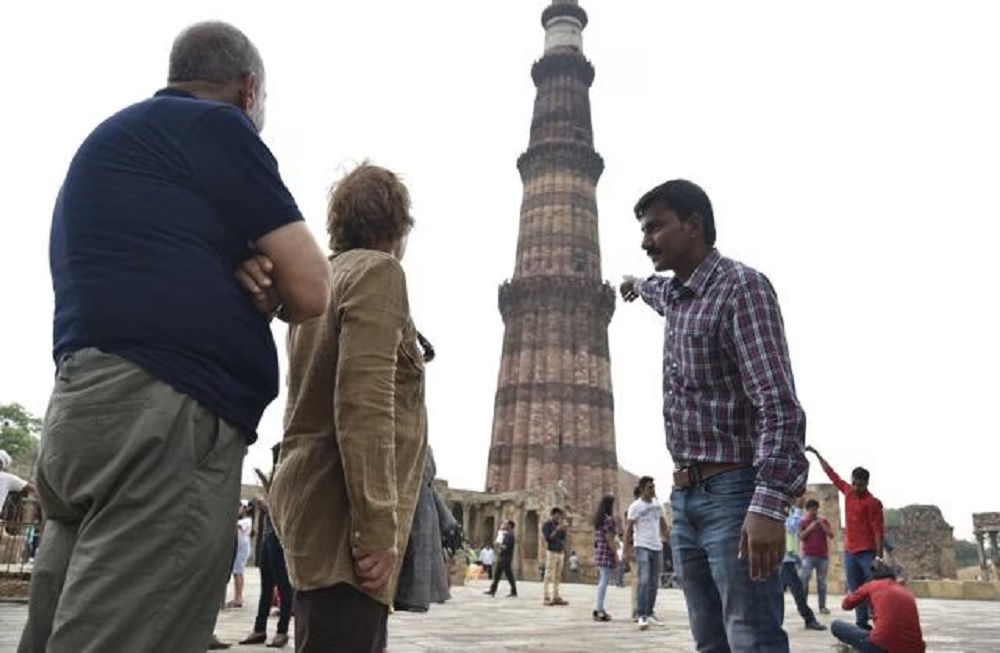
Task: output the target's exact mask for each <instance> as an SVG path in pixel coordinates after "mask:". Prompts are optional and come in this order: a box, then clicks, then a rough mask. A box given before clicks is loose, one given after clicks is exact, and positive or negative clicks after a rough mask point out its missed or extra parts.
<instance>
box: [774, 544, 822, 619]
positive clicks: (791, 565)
mask: <svg viewBox="0 0 1000 653" xmlns="http://www.w3.org/2000/svg"><path fill="white" fill-rule="evenodd" d="M781 584H782V585H783V586H784V588H785V589H786V590H789V591H790V592H791V593H792V598H793V599H795V607H796V608H798V610H799V614H800V615H802V618H803V619H804V620H805V622H806V624H811V623H813V622H815V621H816V613H815V612H813V611H812V608H810V607H809V601H808V600H807V599H806V588H805V587H804V586H803V585H802V578H800V577H799V569H798V566H796V564H795V561H794V560H788V559H787V558H786V559H785V560H784V561H783V562H782V563H781Z"/></svg>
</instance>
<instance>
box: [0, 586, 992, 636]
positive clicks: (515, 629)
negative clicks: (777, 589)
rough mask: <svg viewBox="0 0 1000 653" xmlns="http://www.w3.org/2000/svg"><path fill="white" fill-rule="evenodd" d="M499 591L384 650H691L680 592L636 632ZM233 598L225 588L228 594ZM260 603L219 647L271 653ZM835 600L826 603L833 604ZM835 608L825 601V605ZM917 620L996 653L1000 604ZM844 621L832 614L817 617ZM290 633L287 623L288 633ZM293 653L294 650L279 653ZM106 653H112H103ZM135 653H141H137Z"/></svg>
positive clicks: (419, 626)
mask: <svg viewBox="0 0 1000 653" xmlns="http://www.w3.org/2000/svg"><path fill="white" fill-rule="evenodd" d="M505 585H506V584H504V585H501V588H500V589H501V591H500V592H498V593H497V598H490V597H489V596H485V595H484V594H483V590H485V589H486V586H487V585H486V582H485V581H473V582H471V583H470V584H469V585H466V586H462V587H455V588H453V589H452V597H453V598H452V599H451V600H450V601H448V602H447V603H444V604H441V605H434V606H432V607H431V609H430V612H428V613H425V614H413V613H396V614H394V615H392V616H391V617H390V618H389V650H390V652H391V653H431V652H461V653H465V652H469V653H487V652H489V653H494V652H495V653H500V652H508V651H518V652H521V653H533V652H545V653H580V652H586V651H601V652H602V653H607V652H608V651H663V652H666V653H675V652H676V653H680V652H682V651H683V652H685V653H689V652H690V651H693V650H694V648H693V645H692V642H691V635H690V633H689V631H688V627H687V615H686V612H685V609H684V597H683V595H682V594H681V592H680V591H679V590H663V591H661V592H660V596H659V599H658V600H657V614H658V615H659V616H660V617H661V619H663V620H664V621H665V622H666V626H664V627H650V629H649V630H647V631H645V632H640V631H638V630H637V627H636V625H635V624H633V623H632V622H631V621H629V620H628V616H629V611H630V606H631V597H630V590H629V589H623V588H618V587H609V588H608V599H607V603H606V606H607V609H608V612H610V613H611V614H612V615H614V617H615V619H614V620H613V621H611V622H608V623H595V622H594V621H593V620H592V619H591V616H590V615H591V609H592V604H593V599H594V596H595V591H596V588H595V587H594V586H592V585H575V584H565V585H563V591H562V594H563V597H564V598H565V599H566V600H568V601H569V603H570V605H569V606H566V607H543V606H542V588H541V584H540V583H537V582H529V581H523V582H518V589H519V593H520V596H519V597H518V598H516V599H507V598H503V597H502V594H503V593H505V592H506V587H505ZM228 591H229V592H232V586H230V587H229V588H228ZM258 595H259V580H258V576H257V570H256V569H253V568H250V569H247V587H246V597H247V598H248V599H250V600H249V601H248V602H247V603H245V604H244V607H242V608H233V609H227V610H223V611H221V612H220V613H219V619H218V623H217V625H216V632H217V633H218V635H219V637H220V639H222V640H223V641H226V642H230V643H232V644H234V646H233V647H232V649H231V650H232V651H234V652H237V651H245V652H246V653H252V652H253V651H255V650H256V651H261V653H263V651H269V650H274V649H267V648H264V646H262V645H261V646H237V645H236V642H237V641H239V640H240V639H242V638H243V637H245V636H246V635H247V634H248V633H249V632H250V630H251V627H252V626H253V618H254V614H255V611H256V603H257V596H258ZM833 598H834V597H831V600H832V599H833ZM831 602H833V601H831ZM785 614H786V619H785V625H786V629H787V630H788V634H789V637H790V639H791V649H792V651H793V652H795V653H819V652H821V651H822V652H824V653H832V652H833V651H836V650H837V649H836V646H835V644H834V640H833V637H832V636H831V635H830V633H829V632H812V631H806V630H804V629H803V624H802V620H801V619H800V618H799V616H798V613H796V611H795V607H794V604H793V603H792V602H791V598H790V597H788V600H787V605H786V610H785ZM25 615H26V606H25V605H24V604H18V603H0V653H13V652H14V651H16V650H17V639H18V636H19V635H20V632H21V627H22V626H23V624H24V620H25ZM920 616H921V621H922V622H923V627H924V637H925V639H926V640H927V644H928V651H931V652H934V653H958V652H964V653H998V652H1000V602H985V601H940V600H921V601H920ZM833 618H839V619H850V618H851V616H850V615H849V614H848V613H845V612H841V611H839V610H836V611H834V614H832V615H829V616H828V617H824V618H822V620H823V622H824V623H829V621H830V620H831V619H833ZM275 622H276V618H274V617H272V618H271V619H270V621H269V623H268V629H269V631H268V636H269V637H270V636H271V635H273V631H274V627H275ZM292 631H294V624H293V627H292ZM286 650H287V651H289V653H291V651H292V650H293V649H292V646H291V645H289V647H288V649H286ZM109 653H110V652H109ZM135 653H140V652H138V651H137V652H135Z"/></svg>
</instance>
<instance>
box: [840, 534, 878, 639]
mask: <svg viewBox="0 0 1000 653" xmlns="http://www.w3.org/2000/svg"><path fill="white" fill-rule="evenodd" d="M874 560H875V552H874V551H858V552H857V553H848V552H847V551H845V552H844V572H845V573H846V574H847V589H849V590H850V591H852V592H856V591H858V588H859V587H861V586H862V585H864V584H865V583H867V582H868V581H870V580H871V579H872V562H873V561H874ZM854 622H855V623H856V624H857V625H859V626H862V627H864V626H867V625H868V605H867V604H862V605H859V606H858V607H857V608H855V609H854Z"/></svg>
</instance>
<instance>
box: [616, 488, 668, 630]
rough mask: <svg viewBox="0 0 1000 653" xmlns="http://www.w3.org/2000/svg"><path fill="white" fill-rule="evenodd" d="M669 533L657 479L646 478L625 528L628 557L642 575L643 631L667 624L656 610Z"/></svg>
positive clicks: (640, 611) (638, 595) (639, 594)
mask: <svg viewBox="0 0 1000 653" xmlns="http://www.w3.org/2000/svg"><path fill="white" fill-rule="evenodd" d="M669 531H670V529H669V527H668V526H667V520H666V517H665V515H664V514H663V504H661V503H660V500H659V499H657V498H656V485H655V483H654V481H653V477H652V476H643V477H642V478H640V479H639V498H638V499H636V500H635V501H633V502H632V505H630V506H629V507H628V522H627V526H626V528H625V533H626V535H625V550H626V552H627V554H626V555H627V557H628V558H629V559H632V560H635V564H636V570H637V572H638V581H637V583H636V587H637V589H636V600H637V602H638V606H637V617H638V623H639V630H646V629H647V628H648V627H649V626H662V625H664V624H663V622H662V621H660V619H659V618H657V617H656V615H655V614H653V609H654V608H655V607H656V596H657V593H658V592H659V588H660V572H661V569H662V564H663V540H665V539H667V538H669Z"/></svg>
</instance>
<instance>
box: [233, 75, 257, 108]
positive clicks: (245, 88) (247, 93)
mask: <svg viewBox="0 0 1000 653" xmlns="http://www.w3.org/2000/svg"><path fill="white" fill-rule="evenodd" d="M258 93H260V81H259V80H258V79H257V76H256V75H254V74H253V73H251V74H249V75H247V76H246V77H244V78H243V79H241V80H240V82H239V89H238V94H239V95H238V102H239V106H240V108H241V109H243V110H244V111H249V110H250V107H252V106H253V105H254V103H255V102H257V101H258V100H259V99H260V98H258V97H257V95H258Z"/></svg>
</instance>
